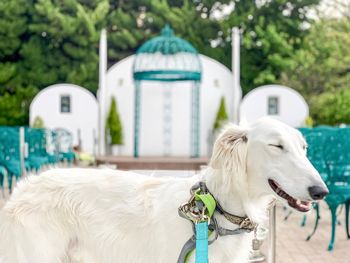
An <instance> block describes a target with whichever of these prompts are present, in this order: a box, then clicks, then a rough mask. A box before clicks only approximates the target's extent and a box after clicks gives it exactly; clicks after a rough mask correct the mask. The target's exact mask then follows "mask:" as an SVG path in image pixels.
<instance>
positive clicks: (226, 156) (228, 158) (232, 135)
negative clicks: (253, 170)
mask: <svg viewBox="0 0 350 263" xmlns="http://www.w3.org/2000/svg"><path fill="white" fill-rule="evenodd" d="M247 142H248V138H247V130H246V129H243V128H241V127H239V126H236V125H232V124H231V125H229V126H227V127H225V128H224V129H223V131H222V132H221V134H220V135H219V136H218V138H217V139H216V141H215V143H214V148H213V154H212V157H211V160H210V166H211V167H212V168H213V169H222V170H224V171H225V172H229V173H235V174H236V173H245V172H246V156H247Z"/></svg>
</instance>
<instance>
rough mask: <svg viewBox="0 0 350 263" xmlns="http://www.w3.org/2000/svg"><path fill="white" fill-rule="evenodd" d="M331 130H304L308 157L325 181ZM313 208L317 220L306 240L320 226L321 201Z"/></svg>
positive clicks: (303, 222) (304, 222) (303, 223)
mask: <svg viewBox="0 0 350 263" xmlns="http://www.w3.org/2000/svg"><path fill="white" fill-rule="evenodd" d="M329 131H332V129H328V128H327V129H324V128H314V129H309V131H308V132H306V133H303V131H302V133H303V135H304V137H305V139H306V141H307V143H308V149H307V157H308V159H309V160H310V162H311V163H312V165H313V166H314V167H315V168H316V170H317V171H318V172H319V174H320V175H321V177H322V179H323V180H324V181H326V180H327V177H328V167H327V162H326V160H325V152H324V145H325V144H326V141H327V137H328V133H329ZM313 208H314V210H315V212H316V220H315V223H314V227H313V231H312V232H311V234H310V235H308V237H307V238H306V240H310V239H311V238H312V236H313V235H314V234H315V232H316V230H317V227H318V223H319V220H320V218H321V216H320V206H319V203H314V204H313ZM306 218H307V216H306V215H304V217H303V220H302V223H301V225H302V226H305V224H306Z"/></svg>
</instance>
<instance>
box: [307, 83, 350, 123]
mask: <svg viewBox="0 0 350 263" xmlns="http://www.w3.org/2000/svg"><path fill="white" fill-rule="evenodd" d="M310 101H311V115H312V116H313V118H314V119H315V122H316V125H320V124H328V125H339V124H342V123H345V124H350V89H340V90H337V91H336V92H324V93H322V94H320V95H319V96H316V97H313V98H312V99H311V100H310Z"/></svg>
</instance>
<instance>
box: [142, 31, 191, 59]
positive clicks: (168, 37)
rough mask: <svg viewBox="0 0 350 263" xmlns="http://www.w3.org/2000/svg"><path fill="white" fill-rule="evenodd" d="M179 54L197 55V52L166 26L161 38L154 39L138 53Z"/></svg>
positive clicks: (146, 43) (145, 44)
mask: <svg viewBox="0 0 350 263" xmlns="http://www.w3.org/2000/svg"><path fill="white" fill-rule="evenodd" d="M179 52H185V53H191V54H197V53H198V52H197V50H196V49H195V48H194V47H193V46H192V45H191V44H190V43H189V42H188V41H186V40H184V39H181V38H179V37H176V36H174V31H173V30H172V29H171V28H170V26H169V25H166V26H165V27H164V28H163V29H162V31H161V34H160V36H157V37H154V38H152V39H150V40H148V41H147V42H145V43H144V44H143V45H142V46H141V47H140V48H139V49H138V50H137V52H136V54H141V53H162V54H163V55H173V54H176V53H179Z"/></svg>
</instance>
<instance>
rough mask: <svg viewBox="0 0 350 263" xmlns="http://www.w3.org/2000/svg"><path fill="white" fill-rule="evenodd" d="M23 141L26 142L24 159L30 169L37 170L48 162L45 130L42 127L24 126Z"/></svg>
mask: <svg viewBox="0 0 350 263" xmlns="http://www.w3.org/2000/svg"><path fill="white" fill-rule="evenodd" d="M25 142H26V143H27V144H28V156H27V158H26V161H27V162H28V163H29V166H30V169H31V170H33V169H34V170H35V171H39V170H40V168H41V167H43V166H44V165H47V164H49V156H48V154H47V152H46V131H45V130H44V129H35V128H29V127H27V128H25Z"/></svg>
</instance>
